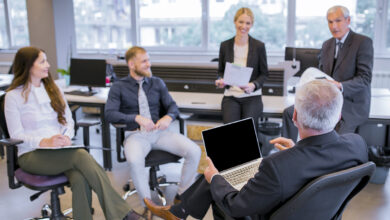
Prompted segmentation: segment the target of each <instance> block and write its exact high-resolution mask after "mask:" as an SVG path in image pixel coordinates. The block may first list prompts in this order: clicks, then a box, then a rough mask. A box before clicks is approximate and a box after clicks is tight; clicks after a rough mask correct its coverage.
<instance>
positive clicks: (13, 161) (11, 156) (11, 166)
mask: <svg viewBox="0 0 390 220" xmlns="http://www.w3.org/2000/svg"><path fill="white" fill-rule="evenodd" d="M4 100H5V94H3V95H1V96H0V129H1V130H2V132H3V135H4V137H5V138H10V136H9V133H8V129H7V123H6V121H5V114H4ZM17 161H18V149H17V147H15V146H7V175H8V185H9V187H10V188H11V189H16V188H19V187H20V186H21V184H20V183H18V182H17V181H16V180H15V170H16V169H18V168H19V166H18V164H17Z"/></svg>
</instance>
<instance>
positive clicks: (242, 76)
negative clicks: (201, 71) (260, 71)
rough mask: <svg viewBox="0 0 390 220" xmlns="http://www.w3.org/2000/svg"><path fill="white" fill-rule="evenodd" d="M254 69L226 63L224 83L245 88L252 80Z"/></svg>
mask: <svg viewBox="0 0 390 220" xmlns="http://www.w3.org/2000/svg"><path fill="white" fill-rule="evenodd" d="M252 71H253V68H252V67H241V66H238V65H234V64H232V63H229V62H226V67H225V73H224V75H223V81H224V82H225V84H227V85H231V86H245V85H247V84H248V82H249V79H250V78H251V75H252Z"/></svg>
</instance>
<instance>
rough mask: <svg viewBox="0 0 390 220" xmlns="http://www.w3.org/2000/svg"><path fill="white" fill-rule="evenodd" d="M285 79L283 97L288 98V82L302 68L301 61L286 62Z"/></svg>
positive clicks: (284, 63) (284, 64)
mask: <svg viewBox="0 0 390 220" xmlns="http://www.w3.org/2000/svg"><path fill="white" fill-rule="evenodd" d="M282 63H283V66H284V77H283V96H287V94H288V91H287V86H288V85H287V83H288V80H289V79H290V78H291V77H293V76H294V75H295V73H297V72H298V71H299V69H300V67H301V65H300V62H299V61H284V62H282Z"/></svg>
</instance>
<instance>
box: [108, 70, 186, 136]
mask: <svg viewBox="0 0 390 220" xmlns="http://www.w3.org/2000/svg"><path fill="white" fill-rule="evenodd" d="M144 79H145V82H144V83H143V85H142V88H143V90H144V91H145V94H146V97H147V99H148V103H149V109H150V114H151V116H152V120H153V122H154V123H156V122H157V121H158V120H159V119H160V118H161V117H162V116H164V115H169V116H170V117H171V118H172V119H173V120H175V119H176V117H177V116H178V115H179V109H178V108H177V105H176V102H175V101H174V100H173V99H172V97H171V95H170V94H169V93H168V88H167V86H166V85H165V83H164V81H163V80H162V79H160V78H158V77H155V76H152V77H151V78H147V77H145V78H144ZM138 88H139V84H138V83H137V81H136V80H135V79H134V78H133V77H131V76H127V77H124V78H122V79H120V80H119V81H116V82H115V83H114V84H113V85H112V86H111V89H110V92H109V93H108V99H107V104H106V107H105V112H104V113H105V118H106V120H107V121H108V122H110V123H121V124H127V130H135V129H137V128H139V125H138V123H137V122H136V121H135V117H136V116H137V115H139V107H138Z"/></svg>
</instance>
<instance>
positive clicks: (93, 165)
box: [4, 47, 138, 220]
mask: <svg viewBox="0 0 390 220" xmlns="http://www.w3.org/2000/svg"><path fill="white" fill-rule="evenodd" d="M13 70H14V79H13V81H12V83H11V85H10V87H9V88H8V90H7V94H6V97H5V105H4V112H5V117H6V122H7V127H8V131H9V134H10V136H11V138H16V139H21V140H23V141H24V142H23V144H20V145H18V163H19V166H20V167H21V168H22V169H23V170H24V171H26V172H29V173H32V174H39V175H56V174H60V173H64V174H65V175H66V176H67V177H68V179H69V182H70V185H71V190H72V207H73V218H74V219H82V220H92V215H91V212H90V210H91V209H90V207H91V202H92V197H91V196H92V191H91V190H94V191H95V192H96V194H97V196H98V198H99V201H100V205H101V207H102V209H103V212H104V214H105V217H106V219H118V220H119V219H138V215H136V214H135V213H134V212H133V211H130V207H129V206H128V204H127V203H126V202H125V201H124V200H123V199H122V198H121V197H120V196H119V195H118V194H117V193H116V191H115V190H114V189H113V188H112V186H111V183H110V180H109V179H108V177H107V175H106V173H105V171H104V170H103V169H102V168H101V167H100V165H99V164H98V163H97V162H96V161H95V160H94V159H93V158H92V157H91V156H90V155H89V154H88V152H87V151H86V150H84V149H80V148H78V149H77V148H64V149H61V147H63V146H68V145H71V144H72V142H71V138H72V137H73V133H74V130H73V125H74V122H73V119H72V116H71V112H70V110H69V107H68V105H67V102H66V100H65V98H64V95H63V93H62V91H61V90H60V89H59V88H58V87H57V86H56V84H55V82H54V80H53V79H52V77H51V75H50V73H49V63H48V62H47V59H46V54H45V53H44V52H43V51H42V50H40V49H38V48H35V47H24V48H21V49H19V51H18V52H17V53H16V55H15V59H14V67H13ZM53 147H55V148H58V147H60V148H59V149H49V148H53Z"/></svg>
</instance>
